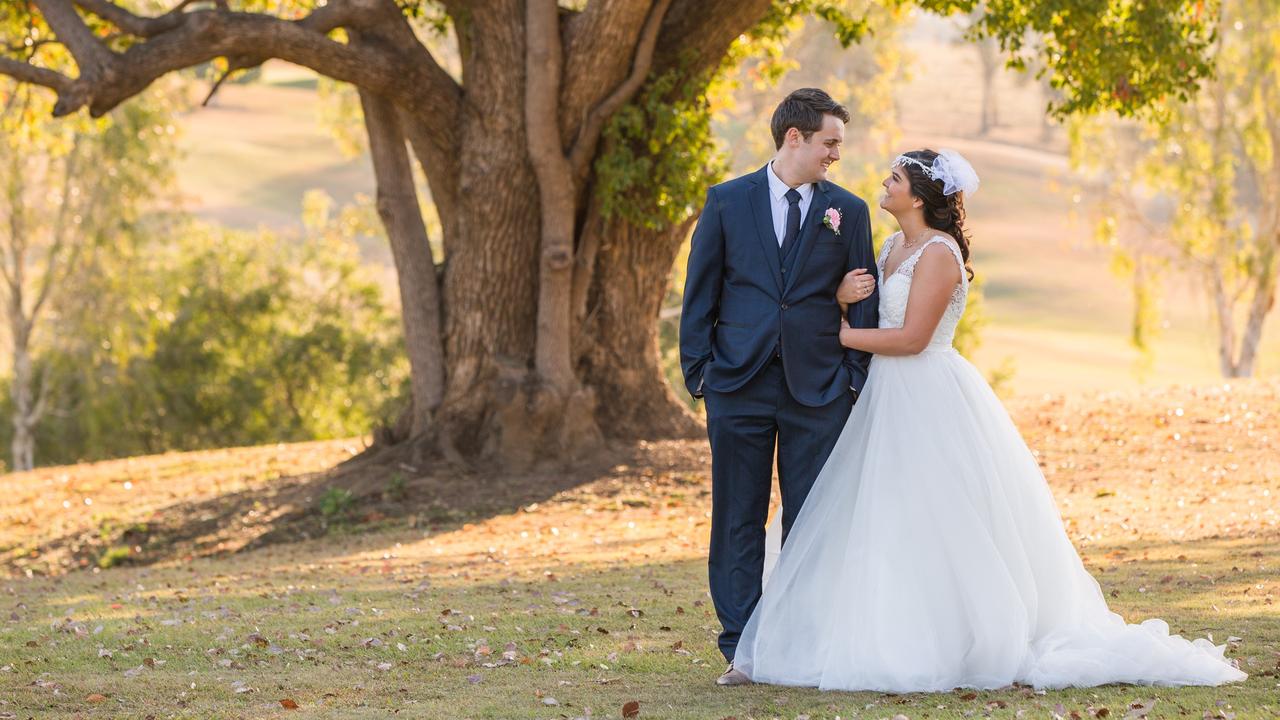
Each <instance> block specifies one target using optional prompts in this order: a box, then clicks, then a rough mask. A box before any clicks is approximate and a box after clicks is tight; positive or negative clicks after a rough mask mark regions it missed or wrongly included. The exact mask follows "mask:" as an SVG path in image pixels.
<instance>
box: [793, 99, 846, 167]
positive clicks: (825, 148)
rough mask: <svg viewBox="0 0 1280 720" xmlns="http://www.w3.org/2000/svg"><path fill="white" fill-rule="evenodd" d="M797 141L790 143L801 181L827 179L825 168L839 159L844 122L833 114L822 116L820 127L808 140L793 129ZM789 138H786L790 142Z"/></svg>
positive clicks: (794, 165)
mask: <svg viewBox="0 0 1280 720" xmlns="http://www.w3.org/2000/svg"><path fill="white" fill-rule="evenodd" d="M791 132H793V133H794V134H795V135H794V136H795V137H796V138H798V139H799V142H795V143H792V150H793V152H794V158H795V161H794V164H793V165H792V167H794V168H795V170H796V172H797V173H798V174H800V175H801V178H800V179H801V182H819V181H822V180H826V179H827V169H828V168H829V167H831V164H832V163H834V162H836V161H837V160H839V159H840V145H841V144H843V143H844V123H843V122H841V121H840V118H838V117H836V116H835V115H823V116H822V128H821V129H820V130H818V131H817V132H815V133H814V134H812V135H810V136H809V139H808V140H805V139H804V136H803V135H802V134H801V133H800V131H799V130H795V129H793V130H792V131H791ZM790 140H791V138H788V141H789V142H790Z"/></svg>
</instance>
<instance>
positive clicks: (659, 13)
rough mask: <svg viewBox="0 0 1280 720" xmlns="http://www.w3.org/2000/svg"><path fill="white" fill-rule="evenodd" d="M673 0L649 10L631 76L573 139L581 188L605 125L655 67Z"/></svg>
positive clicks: (574, 163)
mask: <svg viewBox="0 0 1280 720" xmlns="http://www.w3.org/2000/svg"><path fill="white" fill-rule="evenodd" d="M670 6H671V0H657V1H656V2H655V3H654V4H653V7H652V8H651V9H650V10H649V17H648V19H647V20H645V24H644V29H643V30H642V31H641V32H640V42H639V43H638V44H637V45H636V53H635V58H634V60H633V61H632V63H631V74H630V75H629V76H627V79H626V80H624V81H623V82H622V84H621V85H619V86H618V87H617V88H616V89H615V90H614V91H613V93H612V94H610V95H609V97H607V98H605V99H604V100H603V101H602V102H601V103H600V104H599V105H597V106H596V107H595V108H594V109H592V110H591V113H590V114H589V115H587V120H586V122H584V123H583V124H582V130H581V131H579V133H578V137H577V139H576V140H574V143H573V149H572V150H571V151H570V153H569V165H570V167H571V169H572V171H573V177H574V182H575V184H577V185H581V183H582V181H583V180H584V179H585V178H586V176H587V172H588V171H589V170H590V169H591V159H592V158H593V157H595V154H596V147H597V146H598V145H599V144H600V134H601V133H602V132H604V124H605V123H606V122H607V121H608V120H609V118H611V117H613V114H614V113H616V112H617V111H618V110H620V109H621V108H622V106H623V105H625V104H627V103H628V102H630V101H631V99H632V98H633V97H635V95H636V93H637V92H638V91H639V90H640V86H641V85H643V84H644V81H645V78H647V77H648V76H649V69H650V68H651V67H652V66H653V51H654V47H655V46H656V45H657V39H658V30H659V29H660V28H661V27H662V20H663V18H664V17H665V16H666V14H667V8H669V7H670Z"/></svg>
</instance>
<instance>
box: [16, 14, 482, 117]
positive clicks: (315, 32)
mask: <svg viewBox="0 0 1280 720" xmlns="http://www.w3.org/2000/svg"><path fill="white" fill-rule="evenodd" d="M40 2H41V3H42V8H43V6H44V5H45V4H48V5H49V6H50V7H52V8H54V12H55V13H56V14H57V17H58V22H57V24H58V26H59V27H66V28H68V29H69V32H71V33H72V34H73V36H74V35H75V34H76V33H77V29H76V27H77V24H78V27H79V28H84V23H83V21H82V20H80V18H79V17H78V16H76V14H75V10H74V8H72V7H71V5H70V4H69V3H70V0H40ZM99 2H100V0H99ZM68 13H70V15H72V16H74V17H73V18H67V17H66V15H67V14H68ZM388 18H394V19H396V20H398V21H399V22H401V23H403V17H402V16H400V14H399V11H398V10H397V9H396V5H395V3H394V2H393V1H392V0H335V2H334V3H332V4H331V6H325V7H322V8H320V9H319V10H317V11H316V12H315V13H313V14H312V15H309V16H307V17H306V18H303V19H301V20H297V21H291V20H284V19H281V18H277V17H274V16H270V15H262V14H257V13H239V12H225V11H217V10H197V11H192V12H187V13H182V14H181V16H180V18H179V20H180V22H178V23H177V24H176V25H175V26H174V27H173V28H171V29H169V30H167V31H165V32H162V33H159V34H157V35H154V36H152V37H151V38H149V39H147V40H145V41H143V42H141V43H139V44H137V45H134V46H132V47H130V48H129V49H128V50H126V51H125V52H123V53H120V54H118V55H117V54H115V53H111V52H110V51H109V50H107V49H106V48H105V46H102V45H101V44H100V43H97V40H95V39H94V38H92V36H90V37H89V38H88V39H89V41H91V42H92V43H95V44H96V47H97V48H98V49H99V50H101V51H102V52H104V53H107V56H106V57H107V58H108V59H106V60H104V61H103V62H106V63H107V64H109V65H110V66H111V67H112V72H110V73H104V74H99V75H97V76H93V75H91V74H88V73H86V72H85V69H84V67H83V66H82V67H81V77H79V78H77V79H75V80H70V79H68V78H62V79H59V76H57V75H56V74H49V73H50V71H43V72H35V71H33V70H32V69H31V66H27V65H25V64H19V63H16V61H8V62H5V63H3V64H0V72H3V73H5V74H8V75H12V76H14V77H17V78H19V79H21V80H25V81H30V82H36V83H37V84H41V85H44V86H45V87H50V88H53V89H55V90H57V91H58V95H59V98H58V103H57V104H56V105H55V108H54V115H55V116H61V115H67V114H69V113H72V112H74V111H76V110H78V109H79V108H81V107H83V106H85V105H88V106H89V110H90V113H91V114H92V115H93V116H95V117H98V116H101V115H102V114H104V113H106V112H108V111H110V110H111V109H112V108H114V107H115V106H117V105H119V104H120V103H121V102H123V101H124V100H126V99H128V98H130V97H132V96H133V95H136V94H137V93H139V92H141V91H142V90H143V89H145V88H146V87H147V86H149V85H150V84H151V83H152V82H154V81H155V80H156V79H157V78H159V77H161V76H163V75H165V74H167V73H170V72H173V71H176V70H180V69H183V68H187V67H191V66H194V65H199V64H201V63H204V62H208V61H210V60H213V59H215V58H218V57H228V58H234V59H235V60H236V63H237V65H238V66H241V67H252V66H253V65H255V64H257V63H258V62H261V61H262V60H266V59H268V58H279V59H281V60H286V61H288V62H292V63H294V64H297V65H302V66H305V67H309V68H311V69H313V70H315V71H316V72H317V73H320V74H321V75H325V76H327V77H331V78H333V79H335V80H341V81H345V82H350V83H352V84H354V85H357V86H360V87H363V88H366V89H369V90H371V91H374V92H376V93H378V94H380V95H383V96H385V97H388V98H390V99H392V100H394V101H395V102H397V104H399V105H401V106H403V107H406V108H407V109H409V110H411V111H413V112H415V113H423V114H424V115H427V114H430V115H431V116H434V117H438V118H439V123H440V124H444V123H447V122H451V121H452V118H453V117H454V112H455V111H456V109H457V105H458V103H459V102H460V97H461V89H460V88H459V87H458V85H457V83H456V82H454V81H453V79H452V78H451V77H449V74H448V73H447V72H445V70H444V69H443V68H441V67H440V66H439V65H438V64H437V63H436V62H435V61H434V59H433V58H431V55H430V53H429V52H427V51H426V50H425V48H423V47H422V46H421V44H418V43H415V47H414V48H413V50H414V52H412V54H409V53H407V52H406V51H405V49H404V48H389V47H375V46H365V47H360V48H358V49H357V48H354V47H351V46H349V45H344V44H342V43H339V42H335V41H334V40H331V39H329V38H328V37H326V33H327V32H328V31H329V30H331V29H333V28H334V27H338V26H340V25H341V24H342V23H345V22H349V21H351V22H354V21H356V20H358V21H359V22H371V23H372V22H382V21H385V20H386V19H388ZM48 19H49V20H51V22H50V24H51V25H53V24H54V23H53V22H52V18H48ZM73 20H74V22H73ZM84 29H85V30H86V31H87V28H84ZM59 39H60V40H63V38H61V37H59ZM81 45H82V46H83V47H82V51H81V53H82V54H84V55H85V56H86V57H88V56H89V55H92V54H93V52H94V51H90V50H87V49H83V48H84V47H93V46H86V45H85V44H84V43H81ZM79 57H80V55H77V58H79ZM90 62H93V60H90Z"/></svg>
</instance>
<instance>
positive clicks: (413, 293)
mask: <svg viewBox="0 0 1280 720" xmlns="http://www.w3.org/2000/svg"><path fill="white" fill-rule="evenodd" d="M360 105H361V108H362V109H363V111H364V117H365V127H366V129H367V130H368V134H369V152H370V154H371V155H372V156H373V167H374V175H375V177H376V178H377V184H378V192H377V196H378V216H379V218H381V220H382V225H383V227H384V228H385V229H386V231H387V238H388V239H389V240H390V244H391V255H392V258H393V259H394V260H395V266H396V278H397V280H398V281H399V287H400V305H401V314H402V316H403V322H404V340H405V349H406V351H407V354H408V355H409V367H410V378H411V387H412V389H411V397H410V410H409V414H410V418H411V421H410V424H409V433H410V434H411V435H413V436H420V435H423V434H425V433H427V432H429V431H430V430H431V419H432V415H433V413H434V412H435V410H436V408H437V407H439V405H440V401H441V399H442V398H443V396H444V352H443V348H442V347H441V344H440V297H439V296H440V292H439V288H438V281H437V279H436V267H435V262H434V261H433V260H432V258H431V246H430V244H429V243H428V242H427V228H426V226H425V225H424V224H423V222H422V212H421V210H419V208H418V193H417V191H416V190H415V184H414V180H413V170H412V168H411V166H410V165H409V156H408V151H407V150H406V148H405V135H404V131H403V129H402V128H401V125H400V118H399V116H398V115H397V113H396V110H395V107H394V106H393V105H392V104H391V103H390V102H388V101H387V100H385V99H383V98H380V97H377V96H376V95H374V94H373V93H370V92H368V91H365V90H361V91H360Z"/></svg>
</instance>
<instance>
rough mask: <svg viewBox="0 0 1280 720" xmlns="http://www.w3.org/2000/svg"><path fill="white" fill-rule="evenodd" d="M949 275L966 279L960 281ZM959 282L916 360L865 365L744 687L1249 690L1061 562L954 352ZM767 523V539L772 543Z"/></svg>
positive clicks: (1196, 647) (986, 406) (1052, 513)
mask: <svg viewBox="0 0 1280 720" xmlns="http://www.w3.org/2000/svg"><path fill="white" fill-rule="evenodd" d="M895 239H896V236H895V238H890V240H889V242H886V243H885V248H884V250H883V251H882V252H881V254H880V259H879V261H878V265H879V267H880V271H881V278H882V280H881V284H880V327H901V326H902V323H903V319H904V316H905V315H906V309H907V296H908V294H909V292H910V289H911V278H912V273H913V271H914V269H915V264H916V262H917V261H918V260H919V258H920V255H921V253H922V252H923V251H924V249H925V248H926V247H928V246H930V245H933V244H935V243H942V244H944V245H945V246H946V247H948V248H950V249H951V251H952V253H953V254H954V255H955V257H956V261H957V262H960V263H961V264H963V261H962V260H961V257H960V253H959V249H958V248H957V247H956V246H955V243H954V242H953V241H951V240H950V238H945V239H944V238H942V237H935V238H933V239H931V240H929V241H928V242H926V243H924V244H922V245H921V247H920V248H919V249H918V250H916V252H915V254H913V255H912V256H910V257H909V258H908V259H907V260H906V261H904V262H903V263H902V264H901V266H900V267H899V268H898V269H897V270H895V272H894V273H893V274H892V275H891V276H889V277H887V278H885V277H884V262H885V258H886V257H887V256H888V253H889V250H890V248H891V247H892V244H893V242H894V240H895ZM961 274H962V276H963V274H964V273H963V271H962V273H961ZM967 293H968V280H967V278H966V279H963V280H962V281H961V282H960V284H959V285H958V286H957V287H956V290H955V293H954V294H953V296H952V298H951V301H950V303H949V305H948V307H947V309H946V312H945V313H944V315H943V317H942V320H941V321H940V322H939V324H938V328H937V330H936V331H935V332H934V335H933V338H932V340H931V342H930V343H929V346H928V348H927V349H926V350H925V351H924V352H922V353H920V354H918V355H912V356H906V357H890V356H882V355H876V356H875V357H874V358H873V360H872V362H871V372H870V376H869V378H868V380H867V383H866V387H865V389H864V390H863V392H862V395H861V397H860V398H859V400H858V402H857V404H856V405H854V408H853V412H852V413H851V414H850V416H849V419H848V421H847V423H846V424H845V427H844V430H843V432H842V434H841V436H840V439H839V440H838V441H837V442H836V445H835V448H834V449H833V450H832V452H831V455H830V457H829V459H828V460H827V462H826V465H825V466H824V467H823V469H822V472H821V473H820V474H819V475H818V478H817V480H816V481H815V483H814V485H813V489H812V490H811V492H810V494H809V496H808V499H807V500H806V501H805V504H804V507H803V508H802V509H801V511H800V514H799V516H798V517H797V519H796V522H795V525H794V526H793V527H792V530H791V533H790V535H789V536H788V538H787V544H786V547H785V549H784V550H783V551H782V552H781V554H780V555H774V556H772V557H770V558H769V559H768V560H767V561H766V562H767V564H772V562H774V561H776V566H773V567H772V568H771V569H772V572H771V574H770V571H769V569H767V570H766V583H765V587H764V594H763V596H762V597H761V599H760V602H759V604H758V605H757V606H756V609H755V612H754V613H753V614H752V616H751V619H750V620H749V621H748V623H747V626H746V629H745V630H744V631H743V634H742V637H741V639H740V641H739V644H738V647H737V651H736V657H735V658H734V667H735V668H737V669H739V670H741V671H743V672H744V673H746V674H747V675H748V676H749V677H751V678H752V679H753V680H755V681H756V682H765V683H773V684H781V685H803V686H811V687H819V688H823V689H840V690H877V691H883V692H897V693H901V692H914V691H947V690H951V689H953V688H957V687H969V688H999V687H1005V686H1008V685H1010V684H1012V683H1022V684H1027V685H1032V686H1035V687H1038V688H1056V687H1066V686H1079V687H1086V686H1093V685H1100V684H1103V683H1135V684H1156V685H1216V684H1219V683H1224V682H1230V681H1234V680H1242V679H1244V678H1245V677H1247V676H1246V675H1245V674H1244V673H1243V672H1241V671H1240V670H1239V669H1237V668H1236V667H1235V666H1234V665H1233V664H1232V663H1231V661H1230V660H1228V659H1226V658H1225V657H1224V655H1223V650H1224V647H1223V646H1215V645H1213V643H1211V642H1209V641H1208V640H1204V639H1197V640H1194V641H1188V640H1184V639H1183V638H1182V637H1180V636H1178V635H1170V634H1169V626H1168V624H1166V623H1165V622H1163V621H1161V620H1148V621H1146V622H1144V623H1142V624H1140V625H1129V624H1126V623H1125V622H1124V620H1123V619H1122V618H1121V617H1120V616H1119V615H1117V614H1115V613H1113V612H1111V611H1110V610H1109V609H1108V608H1107V605H1106V601H1105V600H1104V599H1103V595H1102V591H1101V589H1100V588H1099V586H1098V583H1097V582H1096V581H1095V580H1094V579H1093V577H1092V576H1090V575H1089V573H1088V571H1086V570H1085V568H1084V565H1083V563H1082V562H1081V561H1080V557H1079V556H1078V555H1077V554H1076V551H1075V548H1073V547H1072V545H1071V542H1070V540H1069V539H1068V538H1067V534H1066V531H1065V530H1064V529H1063V525H1062V519H1061V517H1060V516H1059V515H1058V511H1057V508H1056V507H1055V506H1054V502H1053V497H1052V496H1051V495H1050V492H1049V487H1048V485H1047V484H1046V483H1045V480H1044V476H1043V475H1042V474H1041V472H1040V469H1039V467H1038V466H1037V464H1036V461H1035V459H1034V458H1033V457H1032V455H1031V452H1030V451H1029V450H1028V448H1027V446H1026V444H1025V443H1024V442H1023V441H1022V438H1021V436H1020V435H1019V434H1018V430H1017V428H1016V427H1015V426H1014V425H1013V422H1012V421H1011V420H1010V419H1009V416H1008V413H1006V411H1005V409H1004V407H1003V406H1002V405H1001V404H1000V401H999V399H997V398H996V396H995V394H994V393H993V392H992V391H991V388H990V387H989V386H988V385H987V382H986V381H985V380H984V379H983V377H982V375H981V374H979V373H978V371H977V370H976V369H975V368H974V367H973V366H972V365H970V364H969V362H967V361H966V360H965V359H964V358H963V357H961V356H960V355H959V354H958V353H957V352H956V351H955V350H954V349H953V348H952V345H951V342H952V339H953V337H954V336H955V330H956V324H957V322H958V321H959V320H960V316H961V314H962V313H963V312H964V306H965V298H966V296H967ZM779 534H780V532H779V528H778V527H777V524H776V521H775V523H774V525H773V526H771V527H770V529H769V537H770V540H771V541H772V544H773V546H774V547H775V548H776V547H777V539H778V536H779Z"/></svg>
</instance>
